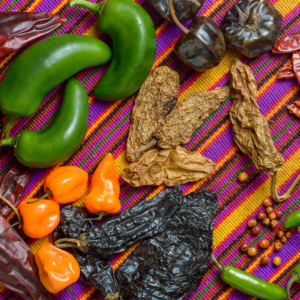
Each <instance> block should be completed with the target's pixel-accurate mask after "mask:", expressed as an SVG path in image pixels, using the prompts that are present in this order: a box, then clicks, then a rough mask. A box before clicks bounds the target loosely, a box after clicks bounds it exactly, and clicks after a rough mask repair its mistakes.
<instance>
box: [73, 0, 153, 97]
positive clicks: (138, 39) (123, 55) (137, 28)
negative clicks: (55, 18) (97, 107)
mask: <svg viewBox="0 0 300 300" xmlns="http://www.w3.org/2000/svg"><path fill="white" fill-rule="evenodd" d="M77 5H79V6H83V7H86V8H87V9H89V10H90V11H92V12H93V13H94V14H95V15H96V17H97V20H98V26H99V28H100V29H101V30H102V31H104V32H105V33H107V34H108V35H110V37H111V38H112V40H113V59H112V62H111V65H110V66H109V68H108V70H107V71H106V73H105V74H104V75H103V76H102V78H101V80H100V82H99V84H98V85H97V87H96V88H95V90H94V94H95V96H96V97H97V98H98V99H100V100H105V101H116V100H120V99H124V98H127V97H129V96H131V95H132V94H134V93H135V92H136V91H137V90H138V89H139V88H140V87H141V85H142V84H143V83H144V81H145V80H146V78H147V76H148V75H149V73H150V71H151V68H152V65H153V62H154V59H155V54H156V35H155V28H154V25H153V22H152V20H151V18H150V16H149V15H148V13H147V12H146V11H145V10H144V9H143V8H142V7H141V6H140V5H138V4H137V3H135V2H134V1H132V0H106V1H104V2H102V3H98V4H95V3H90V2H87V1H84V0H71V2H70V6H71V7H73V6H77Z"/></svg>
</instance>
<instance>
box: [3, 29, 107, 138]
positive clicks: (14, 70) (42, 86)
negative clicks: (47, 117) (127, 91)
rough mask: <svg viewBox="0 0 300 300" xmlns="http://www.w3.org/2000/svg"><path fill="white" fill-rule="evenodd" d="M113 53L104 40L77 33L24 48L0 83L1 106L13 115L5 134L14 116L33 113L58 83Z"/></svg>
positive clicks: (98, 63) (101, 61) (7, 135)
mask: <svg viewBox="0 0 300 300" xmlns="http://www.w3.org/2000/svg"><path fill="white" fill-rule="evenodd" d="M111 55H112V53H111V50H110V48H109V47H108V46H107V45H106V44H105V43H103V42H101V41H99V40H98V39H95V38H92V37H88V36H83V35H75V34H66V35H59V36H54V37H50V38H47V39H45V40H43V41H40V42H38V43H36V44H34V45H33V46H32V47H30V48H28V49H27V50H26V51H24V52H23V53H22V54H21V55H20V56H19V57H18V58H17V59H16V60H15V61H14V62H13V64H12V65H11V67H10V68H9V69H8V71H7V73H6V75H5V76H4V78H3V80H2V82H1V83H0V110H1V111H2V112H3V113H5V114H7V115H8V116H9V118H10V122H9V123H8V124H7V128H6V134H5V137H9V131H10V127H11V125H12V122H13V120H16V119H18V118H20V117H29V116H31V115H32V114H34V113H35V111H36V110H37V109H38V107H39V106H40V105H41V103H42V101H43V99H44V98H45V97H46V95H47V94H48V93H49V92H50V91H51V90H52V89H54V88H55V87H56V86H57V85H59V84H61V83H62V82H63V81H65V80H67V79H68V78H70V77H71V76H73V75H74V74H76V73H77V72H79V71H81V70H83V69H86V68H89V67H93V66H98V65H101V64H104V63H106V62H108V61H109V60H110V58H111Z"/></svg>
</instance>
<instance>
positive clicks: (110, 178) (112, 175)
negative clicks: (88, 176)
mask: <svg viewBox="0 0 300 300" xmlns="http://www.w3.org/2000/svg"><path fill="white" fill-rule="evenodd" d="M119 196H120V183H119V180H118V177H117V174H116V171H115V163H114V158H113V156H112V154H111V153H109V154H107V155H106V156H105V157H104V159H103V160H102V161H101V163H100V164H99V166H98V168H97V169H96V171H95V173H94V175H93V178H92V186H91V190H90V193H89V194H88V195H87V196H86V197H85V199H84V205H85V207H86V208H87V210H88V211H89V212H90V213H92V214H96V213H99V212H106V213H107V214H112V213H116V212H118V211H119V210H120V209H121V203H120V200H119Z"/></svg>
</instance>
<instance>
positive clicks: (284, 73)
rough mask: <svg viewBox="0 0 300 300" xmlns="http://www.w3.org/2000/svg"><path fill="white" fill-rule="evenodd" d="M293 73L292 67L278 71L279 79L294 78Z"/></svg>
mask: <svg viewBox="0 0 300 300" xmlns="http://www.w3.org/2000/svg"><path fill="white" fill-rule="evenodd" d="M295 77H296V76H295V73H294V70H293V66H292V65H290V66H286V67H282V68H281V69H279V79H289V78H295Z"/></svg>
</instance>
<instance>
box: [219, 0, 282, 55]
mask: <svg viewBox="0 0 300 300" xmlns="http://www.w3.org/2000/svg"><path fill="white" fill-rule="evenodd" d="M282 20H283V17H282V14H281V13H280V12H279V11H278V10H277V9H276V8H275V6H274V5H273V4H271V3H270V2H269V1H267V0H239V1H237V2H236V4H235V5H234V6H233V7H232V8H231V9H230V10H229V11H228V12H227V13H226V15H225V17H224V19H223V21H222V23H221V25H220V27H221V30H222V32H223V34H224V37H225V41H226V45H227V46H230V47H233V48H236V49H237V50H239V51H240V52H241V53H243V54H244V55H246V56H247V57H250V58H253V57H256V56H259V55H263V54H265V53H267V52H268V51H270V50H272V48H273V47H274V45H275V43H276V40H277V37H278V34H279V31H280V28H281V25H282Z"/></svg>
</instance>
